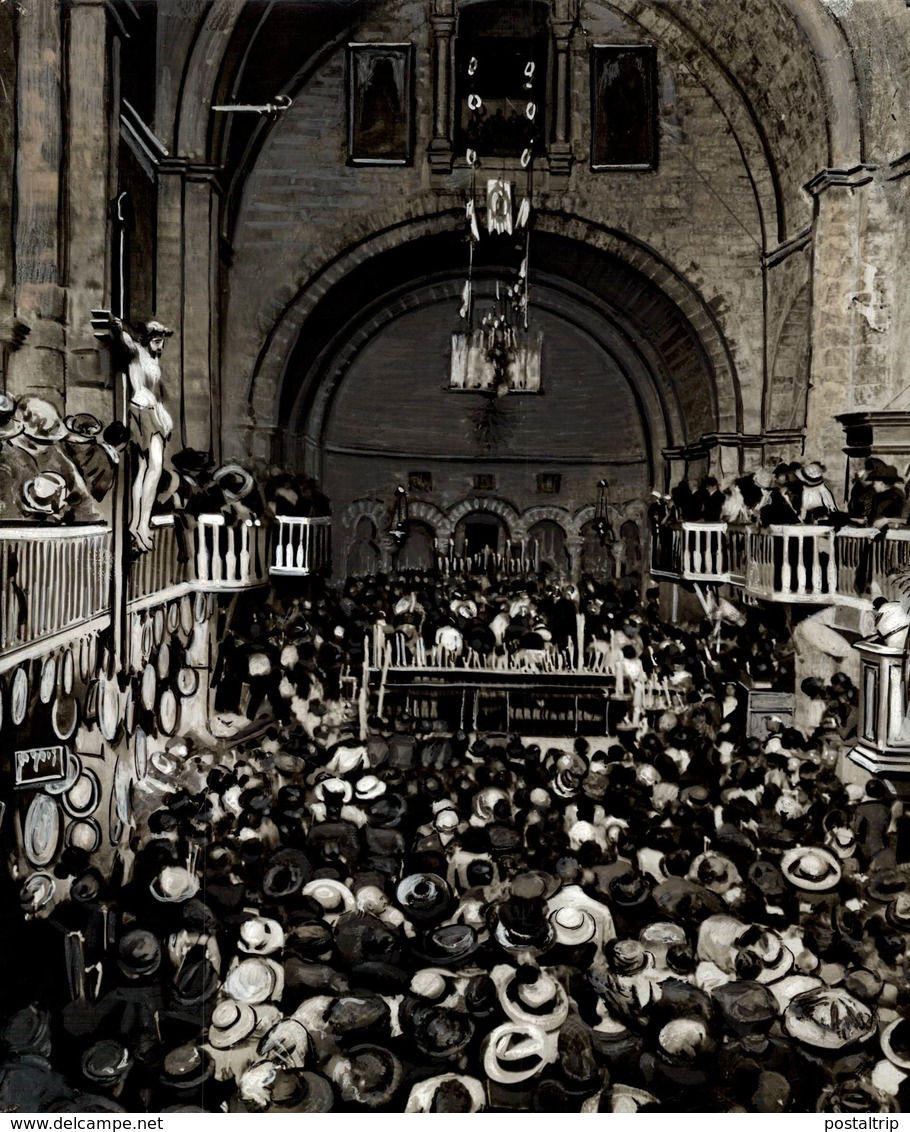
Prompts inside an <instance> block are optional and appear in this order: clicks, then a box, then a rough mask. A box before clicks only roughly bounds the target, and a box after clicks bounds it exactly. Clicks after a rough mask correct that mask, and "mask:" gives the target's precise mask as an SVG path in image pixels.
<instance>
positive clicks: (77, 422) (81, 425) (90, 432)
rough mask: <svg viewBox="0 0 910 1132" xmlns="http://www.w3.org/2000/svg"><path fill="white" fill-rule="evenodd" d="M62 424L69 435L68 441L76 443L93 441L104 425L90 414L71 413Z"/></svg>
mask: <svg viewBox="0 0 910 1132" xmlns="http://www.w3.org/2000/svg"><path fill="white" fill-rule="evenodd" d="M63 423H64V424H65V425H66V428H67V431H68V432H69V434H70V437H69V438H70V440H75V441H76V442H77V443H78V442H85V441H89V440H94V439H95V437H96V436H99V435H100V434H101V432H102V431H103V429H104V425H103V424H102V423H101V421H99V420H98V418H97V417H96V416H93V415H92V413H72V414H71V415H70V416H68V417H66V418H65V419H64V421H63Z"/></svg>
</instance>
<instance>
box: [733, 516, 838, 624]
mask: <svg viewBox="0 0 910 1132" xmlns="http://www.w3.org/2000/svg"><path fill="white" fill-rule="evenodd" d="M747 553H748V563H747V569H746V592H747V593H748V594H750V595H751V596H753V597H760V598H765V599H766V600H767V601H788V602H797V603H799V602H814V603H817V604H823V605H824V604H828V603H830V602H832V601H834V599H835V598H836V596H837V565H836V562H835V556H834V531H833V529H832V528H831V527H812V526H772V527H768V529H767V530H762V531H753V532H752V533H751V534H750V535H749V546H748V552H747Z"/></svg>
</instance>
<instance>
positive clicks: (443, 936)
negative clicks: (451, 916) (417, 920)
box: [414, 924, 480, 967]
mask: <svg viewBox="0 0 910 1132" xmlns="http://www.w3.org/2000/svg"><path fill="white" fill-rule="evenodd" d="M479 946H480V943H479V940H478V938H477V932H476V931H475V930H474V928H472V927H471V925H470V924H447V925H445V926H444V927H441V928H435V929H434V930H433V931H431V932H427V933H426V935H424V936H423V937H422V938H421V939H420V941H419V942H418V943H415V945H414V950H415V951H416V952H417V954H418V955H420V957H421V958H423V959H427V960H428V961H429V962H431V963H434V964H437V963H438V964H441V965H442V966H453V967H454V966H457V965H458V964H460V963H464V962H465V960H466V959H468V958H469V957H470V956H471V955H473V954H474V952H475V951H476V950H477V948H478V947H479Z"/></svg>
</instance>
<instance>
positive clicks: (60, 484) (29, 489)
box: [22, 472, 69, 515]
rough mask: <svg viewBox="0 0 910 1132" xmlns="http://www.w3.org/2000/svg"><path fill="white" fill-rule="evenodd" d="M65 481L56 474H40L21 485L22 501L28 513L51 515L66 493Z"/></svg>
mask: <svg viewBox="0 0 910 1132" xmlns="http://www.w3.org/2000/svg"><path fill="white" fill-rule="evenodd" d="M68 490H69V489H68V487H67V484H66V480H65V479H64V478H63V476H61V475H59V474H58V473H57V472H41V474H40V475H37V476H33V477H32V478H31V479H30V480H26V481H25V483H24V484H23V485H22V499H23V502H24V504H25V506H26V507H27V508H28V510H29V511H33V512H35V513H36V514H40V515H52V514H53V513H54V512H55V511H57V510H59V508H60V506H61V504H62V502H63V500H64V498H65V497H66V494H67V492H68Z"/></svg>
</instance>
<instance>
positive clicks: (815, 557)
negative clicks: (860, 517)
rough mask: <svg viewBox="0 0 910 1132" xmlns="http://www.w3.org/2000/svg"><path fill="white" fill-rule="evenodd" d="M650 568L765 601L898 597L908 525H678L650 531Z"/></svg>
mask: <svg viewBox="0 0 910 1132" xmlns="http://www.w3.org/2000/svg"><path fill="white" fill-rule="evenodd" d="M651 573H652V574H653V575H654V576H656V577H658V578H660V577H664V578H674V579H679V580H683V581H693V582H706V583H707V582H711V583H724V582H727V583H730V584H732V585H736V586H741V587H743V588H744V590H745V592H746V593H747V594H748V595H749V596H750V597H755V598H761V599H762V600H765V601H779V602H793V603H806V604H817V605H828V604H831V603H833V602H835V601H847V602H851V603H857V602H859V603H867V602H870V601H871V600H872V598H874V597H877V596H879V595H881V596H883V597H886V598H897V597H899V596H901V595H900V593H899V592H898V589H897V581H898V579H899V578H900V577H904V576H906V575H907V574H908V573H910V530H884V531H881V530H873V529H864V528H856V527H844V528H842V529H840V530H838V531H835V530H834V528H833V527H823V526H818V527H816V526H774V527H768V528H766V529H762V530H750V529H748V528H746V527H741V526H732V525H728V524H726V523H682V524H681V525H680V526H678V527H658V528H657V529H656V530H654V531H653V532H652V537H651Z"/></svg>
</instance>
